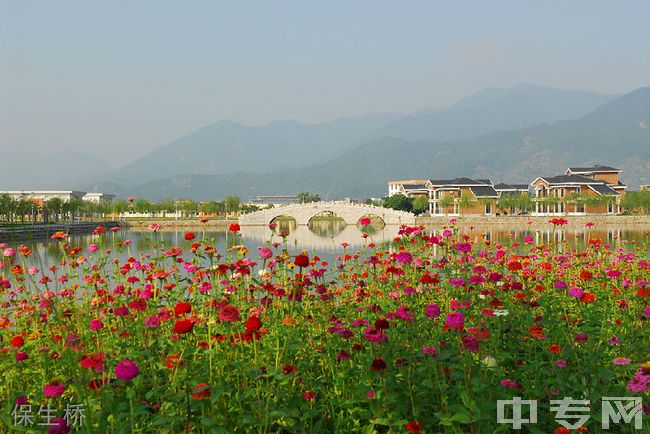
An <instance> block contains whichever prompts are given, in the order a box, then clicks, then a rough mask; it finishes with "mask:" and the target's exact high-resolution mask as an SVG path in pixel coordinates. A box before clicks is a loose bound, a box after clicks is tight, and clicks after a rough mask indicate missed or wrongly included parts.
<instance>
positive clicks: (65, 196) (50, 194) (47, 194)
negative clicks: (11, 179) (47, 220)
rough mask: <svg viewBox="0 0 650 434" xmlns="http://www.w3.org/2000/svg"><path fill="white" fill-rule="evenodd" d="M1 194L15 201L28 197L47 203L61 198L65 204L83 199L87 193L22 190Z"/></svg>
mask: <svg viewBox="0 0 650 434" xmlns="http://www.w3.org/2000/svg"><path fill="white" fill-rule="evenodd" d="M0 194H8V195H9V196H11V197H13V198H14V199H20V198H21V197H26V198H27V199H30V200H33V201H37V202H45V201H47V200H49V199H53V198H59V199H61V200H63V201H65V202H67V201H69V200H72V199H83V198H84V195H85V194H86V192H85V191H51V190H21V191H17V190H16V191H0Z"/></svg>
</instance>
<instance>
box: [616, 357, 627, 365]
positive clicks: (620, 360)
mask: <svg viewBox="0 0 650 434" xmlns="http://www.w3.org/2000/svg"><path fill="white" fill-rule="evenodd" d="M613 363H614V364H615V365H616V366H625V365H629V364H630V359H628V358H626V357H617V358H615V359H614V360H613Z"/></svg>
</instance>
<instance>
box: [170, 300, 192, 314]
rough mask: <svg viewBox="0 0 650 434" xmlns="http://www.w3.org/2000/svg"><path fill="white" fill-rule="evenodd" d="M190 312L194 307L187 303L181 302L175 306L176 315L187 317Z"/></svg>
mask: <svg viewBox="0 0 650 434" xmlns="http://www.w3.org/2000/svg"><path fill="white" fill-rule="evenodd" d="M190 312H192V305H191V304H189V303H187V302H184V301H181V302H178V303H176V306H174V313H175V314H176V315H185V314H186V313H190Z"/></svg>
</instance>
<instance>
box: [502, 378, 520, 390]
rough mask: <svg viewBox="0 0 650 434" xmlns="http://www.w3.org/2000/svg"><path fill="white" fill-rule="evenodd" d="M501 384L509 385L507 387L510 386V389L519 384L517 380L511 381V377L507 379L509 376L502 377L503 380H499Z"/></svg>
mask: <svg viewBox="0 0 650 434" xmlns="http://www.w3.org/2000/svg"><path fill="white" fill-rule="evenodd" d="M501 385H502V386H505V387H509V388H511V389H516V388H517V386H519V385H518V384H517V382H515V381H513V380H511V379H509V378H506V379H504V380H501Z"/></svg>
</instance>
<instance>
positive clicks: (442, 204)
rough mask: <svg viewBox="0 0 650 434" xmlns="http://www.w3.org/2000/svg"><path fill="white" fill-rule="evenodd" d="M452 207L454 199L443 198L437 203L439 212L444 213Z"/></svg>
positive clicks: (449, 197)
mask: <svg viewBox="0 0 650 434" xmlns="http://www.w3.org/2000/svg"><path fill="white" fill-rule="evenodd" d="M453 205H454V198H453V197H451V196H445V197H443V198H442V199H440V200H439V201H438V206H439V207H440V209H441V210H443V211H444V212H446V210H447V208H449V207H451V206H453Z"/></svg>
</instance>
